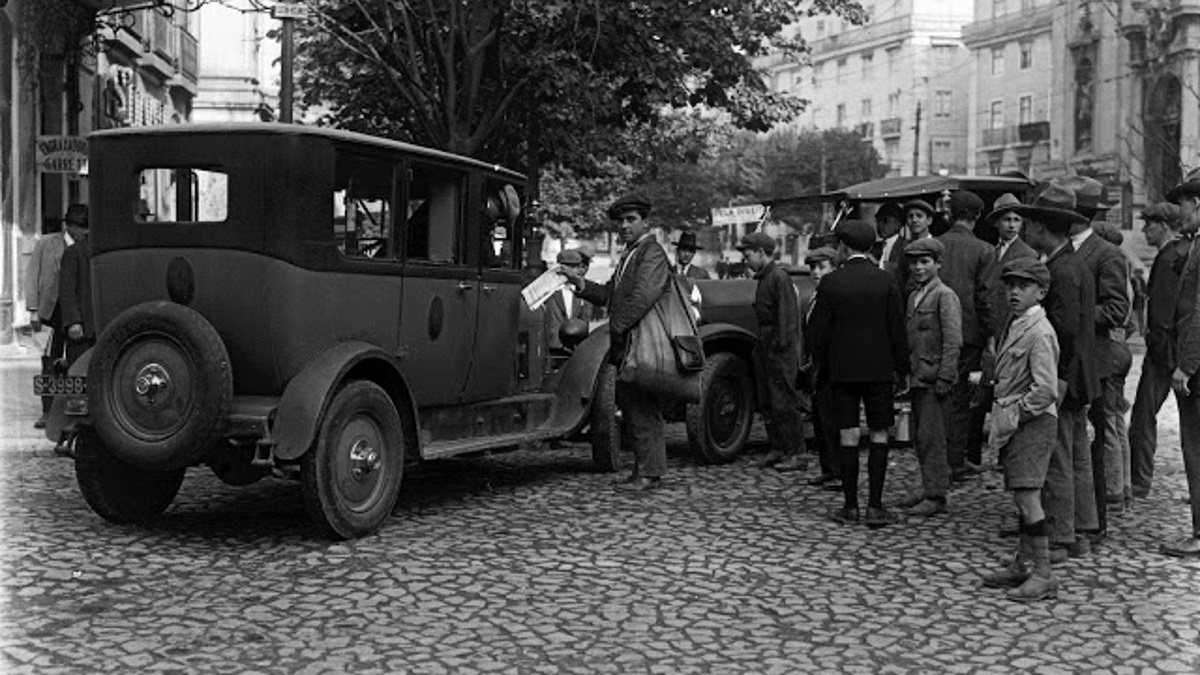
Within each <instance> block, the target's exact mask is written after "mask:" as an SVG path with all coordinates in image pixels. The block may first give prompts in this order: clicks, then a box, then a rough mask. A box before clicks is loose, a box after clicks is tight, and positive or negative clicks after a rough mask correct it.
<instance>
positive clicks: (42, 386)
mask: <svg viewBox="0 0 1200 675" xmlns="http://www.w3.org/2000/svg"><path fill="white" fill-rule="evenodd" d="M86 393H87V377H86V376H84V375H35V376H34V377H33V395H34V396H82V395H84V394H86Z"/></svg>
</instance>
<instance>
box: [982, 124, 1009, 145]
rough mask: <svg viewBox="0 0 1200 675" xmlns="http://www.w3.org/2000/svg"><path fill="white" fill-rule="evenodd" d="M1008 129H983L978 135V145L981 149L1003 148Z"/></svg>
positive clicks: (1006, 139) (1006, 140)
mask: <svg viewBox="0 0 1200 675" xmlns="http://www.w3.org/2000/svg"><path fill="white" fill-rule="evenodd" d="M1008 129H1009V128H1008V127H998V128H996V129H983V130H982V131H981V132H980V134H979V144H980V145H982V146H983V147H985V148H986V147H995V146H1001V147H1003V146H1004V144H1005V143H1007V142H1008Z"/></svg>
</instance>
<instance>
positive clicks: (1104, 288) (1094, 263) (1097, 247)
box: [1078, 232, 1131, 378]
mask: <svg viewBox="0 0 1200 675" xmlns="http://www.w3.org/2000/svg"><path fill="white" fill-rule="evenodd" d="M1078 252H1079V255H1080V256H1081V257H1082V258H1083V262H1084V263H1085V264H1086V265H1087V267H1088V270H1089V271H1090V272H1091V273H1092V278H1093V279H1094V280H1095V282H1096V362H1097V364H1098V366H1099V370H1100V377H1101V378H1105V377H1108V376H1110V375H1113V374H1115V373H1117V372H1118V371H1119V370H1120V368H1119V365H1120V361H1121V360H1122V358H1121V351H1122V349H1121V346H1120V345H1118V344H1116V343H1114V342H1113V340H1112V339H1110V338H1109V332H1110V331H1112V330H1113V329H1117V330H1124V328H1125V322H1126V321H1128V320H1129V311H1130V306H1131V304H1130V303H1131V298H1130V297H1129V272H1128V269H1129V266H1128V264H1126V262H1125V255H1124V254H1122V253H1121V249H1119V248H1117V247H1116V246H1114V245H1112V244H1110V243H1108V242H1107V241H1105V240H1104V239H1103V238H1101V237H1100V235H1098V234H1096V233H1095V232H1092V234H1091V235H1090V236H1088V238H1087V239H1085V240H1084V241H1083V243H1082V244H1080V245H1079V248H1078Z"/></svg>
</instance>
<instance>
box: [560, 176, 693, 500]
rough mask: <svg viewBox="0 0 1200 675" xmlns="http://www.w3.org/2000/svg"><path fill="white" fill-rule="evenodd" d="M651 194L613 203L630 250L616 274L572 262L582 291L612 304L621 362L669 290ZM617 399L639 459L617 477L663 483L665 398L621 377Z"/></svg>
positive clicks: (614, 348)
mask: <svg viewBox="0 0 1200 675" xmlns="http://www.w3.org/2000/svg"><path fill="white" fill-rule="evenodd" d="M649 216H650V200H649V199H647V198H646V197H644V196H643V195H641V194H638V193H632V194H628V195H625V196H624V197H621V198H620V199H618V200H617V201H616V202H614V203H613V205H612V206H611V207H609V209H608V217H609V218H611V219H612V220H614V221H615V222H616V223H617V225H618V227H619V230H620V234H621V240H622V241H623V242H624V243H625V253H624V254H623V255H622V256H621V260H620V262H619V263H617V269H616V271H615V272H614V273H613V276H612V279H610V280H609V282H608V283H607V284H605V285H603V286H602V285H600V284H597V283H595V282H592V281H588V280H586V279H584V278H583V276H582V275H580V274H578V273H577V272H574V271H571V269H570V268H566V269H564V270H563V273H564V275H565V276H566V277H567V279H569V280H570V282H571V284H572V285H574V286H575V289H576V290H577V291H578V292H579V295H580V297H582V298H583V299H584V300H588V301H589V302H592V303H594V304H597V305H607V307H608V316H609V319H608V327H609V340H610V344H609V348H608V362H609V363H610V364H611V365H613V366H617V367H619V366H620V365H621V363H622V362H623V361H624V359H625V350H626V347H627V341H628V336H629V334H630V333H631V332H632V331H633V329H634V328H635V327H636V326H637V324H638V323H639V322H641V321H643V320H645V319H646V316H647V315H648V314H649V312H650V311H651V310H652V309H653V308H654V304H655V303H656V302H658V299H659V298H660V297H662V294H663V293H664V292H666V290H667V284H668V282H669V281H670V275H671V262H670V260H668V259H667V252H666V251H665V250H663V247H662V245H661V244H659V243H658V240H657V239H655V238H654V234H653V233H652V232H651V231H650V222H649V220H648V218H649ZM616 396H617V405H618V406H619V407H620V409H621V446H622V447H626V448H632V449H633V453H634V456H635V457H636V460H637V463H636V465H635V466H634V468H633V471H632V473H630V475H629V476H628V477H627V478H625V479H624V480H622V481H620V482H618V483H617V486H616V487H617V489H619V490H624V491H631V492H646V491H649V490H655V489H658V488H659V487H661V485H662V477H663V475H664V474H666V472H667V444H666V437H665V435H664V433H665V425H664V422H663V414H662V405H663V402H662V401H661V400H660V397H659V396H658V395H657V394H654V393H651V392H648V391H643V390H641V389H639V388H637V387H635V386H633V385H631V384H629V383H627V382H621V381H620V380H618V381H617V392H616Z"/></svg>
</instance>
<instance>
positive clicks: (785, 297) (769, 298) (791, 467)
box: [737, 232, 808, 471]
mask: <svg viewBox="0 0 1200 675" xmlns="http://www.w3.org/2000/svg"><path fill="white" fill-rule="evenodd" d="M737 250H738V251H740V252H741V253H742V256H743V258H744V259H745V261H746V265H747V266H748V267H749V268H750V269H751V270H754V278H755V279H757V280H758V289H757V290H756V291H755V294H754V317H755V319H757V320H758V335H757V338H758V339H757V340H756V341H755V343H754V361H755V370H756V371H757V372H758V373H760V374H761V376H760V377H759V378H758V400H759V402H760V404H761V405H762V408H763V412H764V413H765V416H766V422H767V424H766V426H767V439H768V440H769V441H770V443H771V452H770V454H769V455H768V456H767V459H766V460H765V461H764V462H762V465H763V466H764V467H765V466H774V467H775V469H776V470H777V471H803V470H805V469H807V468H808V463H807V462H806V460H805V458H804V429H803V427H802V426H801V423H800V396H799V394H797V393H796V374H797V373H798V372H799V371H800V344H799V339H798V338H799V337H800V307H799V302H798V301H797V298H796V287H795V286H794V285H793V284H792V280H791V279H790V278H789V277H788V275H787V272H785V271H783V269H782V268H781V267H779V266H778V265H776V264H775V259H774V253H775V240H774V239H772V238H771V237H769V236H767V235H766V234H764V233H762V232H751V233H750V234H747V235H746V236H744V237H742V240H741V242H739V243H738V245H737Z"/></svg>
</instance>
